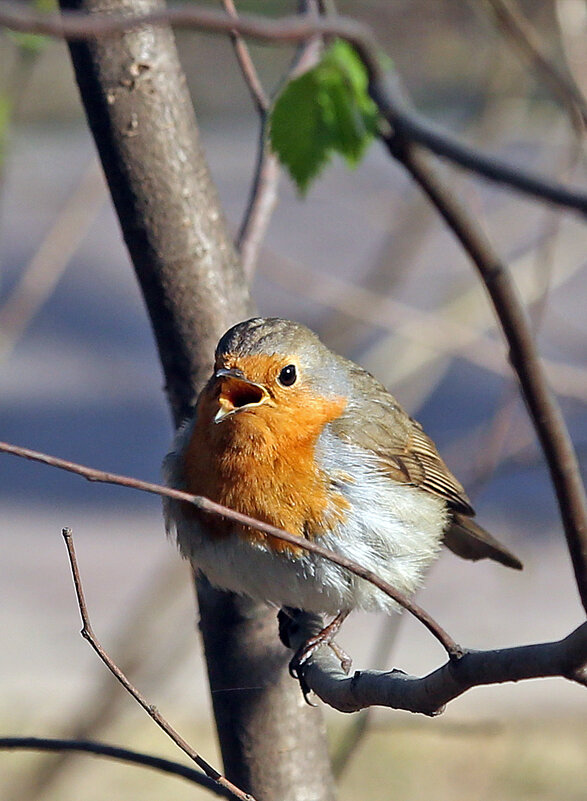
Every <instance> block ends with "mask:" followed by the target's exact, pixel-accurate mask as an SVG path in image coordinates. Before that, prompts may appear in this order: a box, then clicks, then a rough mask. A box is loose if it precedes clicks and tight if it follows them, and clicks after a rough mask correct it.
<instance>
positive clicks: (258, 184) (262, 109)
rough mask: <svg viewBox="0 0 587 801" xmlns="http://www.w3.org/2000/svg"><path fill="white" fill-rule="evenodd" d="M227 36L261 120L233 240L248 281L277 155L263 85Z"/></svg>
mask: <svg viewBox="0 0 587 801" xmlns="http://www.w3.org/2000/svg"><path fill="white" fill-rule="evenodd" d="M222 5H223V6H224V10H225V11H226V13H227V14H228V15H229V16H230V17H232V19H234V20H238V14H237V11H236V8H235V5H234V2H233V0H222ZM230 38H231V40H232V44H233V48H234V52H235V55H236V59H237V61H238V64H239V67H240V70H241V73H242V75H243V78H244V81H245V84H246V86H247V88H248V90H249V94H250V95H251V99H252V101H253V104H254V106H255V108H256V109H257V114H258V115H259V119H260V122H261V125H260V131H259V138H258V144H257V157H256V164H255V172H254V176H253V181H252V185H251V189H250V192H249V199H248V202H247V207H246V209H245V213H244V215H243V219H242V222H241V225H240V228H239V232H238V236H237V238H236V242H235V244H236V248H237V250H238V252H239V254H240V257H241V264H242V268H243V273H244V275H245V278H246V280H247V282H248V283H250V282H251V280H252V278H253V274H254V272H255V265H256V263H257V257H258V254H259V248H260V246H261V242H262V241H263V238H264V236H265V232H266V230H267V226H268V225H269V220H270V219H271V214H272V212H273V209H274V208H275V204H276V203H277V184H278V183H279V174H280V169H279V162H278V160H277V156H276V155H275V154H274V153H272V152H271V149H270V148H269V146H268V143H267V120H268V115H269V108H270V105H271V100H270V99H269V97H268V95H267V94H266V92H265V90H264V89H263V86H262V84H261V80H260V78H259V75H258V73H257V70H256V69H255V65H254V64H253V59H252V58H251V54H250V52H249V48H248V47H247V43H246V42H245V40H244V39H243V37H242V36H241V34H240V33H238V32H237V31H233V32H232V33H231V34H230Z"/></svg>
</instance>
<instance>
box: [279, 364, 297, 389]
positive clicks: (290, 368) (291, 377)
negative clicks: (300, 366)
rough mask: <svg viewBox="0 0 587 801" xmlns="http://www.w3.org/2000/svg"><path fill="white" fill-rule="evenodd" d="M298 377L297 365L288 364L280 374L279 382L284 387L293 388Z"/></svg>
mask: <svg viewBox="0 0 587 801" xmlns="http://www.w3.org/2000/svg"><path fill="white" fill-rule="evenodd" d="M297 377H298V374H297V370H296V366H295V364H288V365H287V366H286V367H284V368H283V369H282V371H281V372H280V373H279V375H278V376H277V380H278V381H279V383H280V384H281V385H282V386H283V387H291V386H292V384H295V383H296V379H297Z"/></svg>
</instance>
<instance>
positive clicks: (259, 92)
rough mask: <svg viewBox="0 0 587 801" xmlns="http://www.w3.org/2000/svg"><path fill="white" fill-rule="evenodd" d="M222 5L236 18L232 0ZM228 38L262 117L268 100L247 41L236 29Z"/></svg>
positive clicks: (267, 109)
mask: <svg viewBox="0 0 587 801" xmlns="http://www.w3.org/2000/svg"><path fill="white" fill-rule="evenodd" d="M222 5H223V6H224V10H225V11H226V13H227V14H228V16H229V17H232V19H234V20H238V14H237V13H236V8H235V6H234V2H233V0H222ZM230 38H231V40H232V46H233V48H234V52H235V55H236V60H237V61H238V65H239V67H240V69H241V72H242V74H243V78H244V80H245V83H246V85H247V88H248V90H249V94H250V95H251V99H252V101H253V103H254V104H255V108H256V109H257V113H258V114H259V115H260V116H261V117H262V116H263V115H264V114H267V112H268V111H269V104H270V101H269V98H268V97H267V95H266V94H265V90H264V89H263V86H262V84H261V81H260V79H259V75H258V73H257V70H256V69H255V65H254V64H253V59H252V58H251V54H250V52H249V48H248V47H247V43H246V42H245V40H244V39H243V37H242V36H241V34H240V33H239V32H238V31H237V30H232V31H231V32H230Z"/></svg>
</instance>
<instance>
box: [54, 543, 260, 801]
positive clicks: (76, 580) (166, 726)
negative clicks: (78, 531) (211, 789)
mask: <svg viewBox="0 0 587 801" xmlns="http://www.w3.org/2000/svg"><path fill="white" fill-rule="evenodd" d="M62 534H63V539H64V540H65V546H66V548H67V555H68V557H69V563H70V565H71V572H72V576H73V584H74V587H75V594H76V596H77V602H78V606H79V611H80V615H81V619H82V624H83V627H82V630H81V634H82V637H84V639H86V640H87V641H88V642H89V644H90V645H91V647H92V648H93V649H94V651H95V652H96V653H97V654H98V656H99V657H100V659H101V660H102V662H104V664H105V665H106V667H107V668H108V670H109V671H110V672H111V673H112V674H113V675H114V676H115V677H116V678H117V679H118V681H119V682H120V683H121V684H122V686H123V687H124V688H125V690H126V691H127V692H128V693H130V695H132V697H133V698H134V699H135V700H136V701H137V702H138V703H139V704H140V705H141V706H142V707H143V709H144V710H145V712H146V713H147V714H148V715H149V717H151V718H152V720H154V721H155V723H156V724H157V725H158V726H159V727H160V728H161V729H163V731H164V732H165V733H166V734H167V735H168V736H169V737H170V738H171V739H172V740H173V742H174V743H175V744H176V745H177V746H179V748H181V750H182V751H184V752H185V753H186V754H187V755H188V756H189V757H190V759H193V761H194V762H195V763H196V765H198V767H200V768H202V770H203V771H204V773H205V774H206V776H209V777H210V778H211V779H212V780H213V781H215V782H217V783H218V784H219V785H220V786H221V787H224V788H226V790H228V791H229V792H230V793H232V794H233V795H234V796H235V798H238V799H240V801H254V799H253V797H252V796H251V795H250V794H249V793H245V792H243V791H242V790H240V789H239V788H238V787H236V786H235V785H234V784H233V783H232V782H231V781H229V780H228V779H227V778H226V777H225V776H223V775H222V774H221V773H219V772H218V771H217V770H216V768H213V767H212V765H210V764H209V763H208V762H206V760H205V759H204V758H203V757H201V756H200V755H199V754H198V752H197V751H195V750H194V749H193V748H192V747H191V745H190V744H189V743H188V742H187V741H186V740H184V739H183V737H182V736H181V735H180V734H179V733H178V732H177V731H176V730H175V729H174V728H173V726H171V724H170V723H169V722H168V721H167V720H166V719H165V718H164V717H163V715H162V714H161V713H160V712H159V710H158V709H157V707H155V706H154V705H153V704H150V703H149V702H148V701H147V699H146V698H144V697H143V695H141V693H140V692H139V691H138V690H137V688H136V687H135V686H134V685H133V684H131V682H130V681H129V680H128V679H127V677H126V676H125V675H124V673H123V672H122V671H121V670H120V668H119V667H118V666H117V665H116V664H115V663H114V662H113V661H112V659H111V658H110V657H109V656H108V654H107V653H106V651H105V650H104V648H103V647H102V645H101V643H100V642H99V640H98V639H97V638H96V635H95V634H94V632H93V629H92V625H91V623H90V618H89V615H88V609H87V606H86V600H85V597H84V590H83V586H82V580H81V576H80V573H79V568H78V565H77V558H76V554H75V547H74V544H73V535H72V533H71V529H68V528H64V529H63V531H62Z"/></svg>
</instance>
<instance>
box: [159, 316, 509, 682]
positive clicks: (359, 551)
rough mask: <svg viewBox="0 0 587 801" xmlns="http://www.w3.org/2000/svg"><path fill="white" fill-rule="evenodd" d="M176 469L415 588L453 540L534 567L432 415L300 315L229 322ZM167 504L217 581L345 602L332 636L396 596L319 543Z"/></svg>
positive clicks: (184, 549)
mask: <svg viewBox="0 0 587 801" xmlns="http://www.w3.org/2000/svg"><path fill="white" fill-rule="evenodd" d="M164 472H165V477H166V481H167V483H168V484H169V485H170V486H172V487H175V488H178V489H183V490H186V491H187V492H190V493H193V494H195V495H204V496H206V497H207V498H210V499H212V500H213V501H216V502H218V503H221V504H223V505H225V506H228V507H230V508H231V509H235V510H237V511H239V512H242V513H244V514H247V515H250V516H251V517H254V518H256V519H258V520H261V521H264V522H266V523H270V524H272V525H274V526H277V527H279V528H282V529H285V530H287V531H289V532H292V533H294V534H298V535H300V536H301V537H305V538H308V539H310V540H314V541H315V542H317V543H320V544H321V545H323V546H325V547H326V548H329V549H330V550H332V551H335V552H336V553H339V554H342V555H343V556H346V557H348V558H350V559H353V560H354V561H355V562H358V563H359V564H360V565H362V566H363V567H366V568H368V569H369V570H371V571H373V572H374V573H376V574H377V575H378V576H379V577H380V578H382V579H384V580H385V581H387V582H388V583H389V584H391V585H393V586H394V587H395V588H397V589H398V590H400V591H401V592H404V593H408V594H411V593H413V592H414V591H415V590H416V589H417V587H418V586H419V584H420V582H421V580H422V575H423V572H424V571H425V569H426V567H427V566H428V565H429V564H430V563H431V562H432V561H433V559H434V558H435V557H436V556H437V554H438V551H439V549H440V546H441V545H442V543H443V542H444V544H445V545H447V546H448V547H449V548H450V549H451V550H452V551H454V552H455V553H457V554H458V555H459V556H462V557H464V558H465V559H472V560H477V559H485V558H489V559H494V560H495V561H497V562H501V563H502V564H504V565H507V566H509V567H513V568H517V569H520V568H521V567H522V565H521V563H520V562H519V560H518V559H517V558H516V557H515V556H514V555H513V554H512V553H511V552H510V551H509V550H508V549H507V548H505V547H504V546H503V545H502V544H501V543H499V542H498V541H497V540H496V539H494V538H493V537H492V536H491V535H490V534H488V533H487V532H486V531H485V530H484V529H482V528H481V527H480V526H478V525H477V524H476V523H474V522H473V520H472V519H471V517H472V516H473V515H474V512H473V509H472V507H471V505H470V503H469V499H468V498H467V495H466V493H465V491H464V489H463V487H462V486H461V484H460V483H459V482H458V481H457V479H456V478H455V477H454V476H453V475H452V474H451V472H450V471H449V469H448V468H447V467H446V465H445V464H444V462H443V461H442V459H441V458H440V456H439V454H438V452H437V450H436V447H435V445H434V443H433V442H432V440H431V439H430V438H429V437H428V436H427V435H426V434H425V433H424V431H423V429H422V426H421V425H420V424H419V423H418V422H416V421H415V420H413V419H412V418H411V417H409V416H408V414H406V412H405V411H404V410H403V409H402V407H401V406H400V405H399V403H398V402H397V401H396V400H395V398H394V397H393V396H392V395H390V393H389V392H388V391H387V390H386V389H385V387H384V386H383V385H382V384H380V383H379V381H377V380H376V379H375V378H374V377H373V376H372V375H371V374H370V373H368V372H367V371H366V370H363V369H362V368H361V367H359V366H358V365H356V364H354V363H353V362H351V361H348V360H347V359H344V358H342V357H341V356H338V355H336V354H335V353H333V352H332V351H330V350H329V349H328V348H327V347H326V346H325V345H324V344H323V343H322V342H321V341H320V340H319V339H318V337H317V336H316V335H315V334H314V333H313V332H312V331H310V330H309V329H308V328H306V327H305V326H303V325H301V324H299V323H295V322H291V321H289V320H280V319H276V318H268V319H262V318H254V319H252V320H247V321H245V322H242V323H239V324H238V325H235V326H234V327H233V328H231V329H230V330H229V331H227V332H226V334H224V336H223V337H222V339H221V340H220V342H219V343H218V346H217V348H216V355H215V364H214V372H213V374H212V376H211V378H210V380H209V381H208V383H207V384H206V386H205V387H204V389H203V390H202V392H201V394H200V396H199V398H198V401H197V404H196V407H195V412H194V415H193V417H192V418H191V419H190V420H188V421H187V422H186V423H185V424H184V425H183V426H182V427H181V428H180V429H179V431H178V433H177V436H176V439H175V442H174V445H173V448H172V451H171V452H170V453H169V454H168V456H167V457H166V459H165V462H164ZM165 504H166V508H165V514H166V520H167V527H168V530H169V531H171V532H174V533H175V534H176V536H177V541H178V543H179V547H180V550H181V553H182V554H183V555H184V556H185V557H187V558H188V559H190V560H191V562H192V564H193V565H194V567H195V568H196V569H197V570H199V571H201V572H202V573H203V574H204V575H205V576H206V577H207V578H208V579H209V581H210V582H211V583H212V584H213V585H215V586H216V587H219V588H222V589H227V590H232V591H233V592H236V593H242V594H245V595H248V596H250V597H252V598H255V599H259V600H262V601H267V602H269V603H272V604H275V605H277V606H279V607H291V608H295V609H302V610H304V611H308V612H319V613H327V614H330V615H334V616H335V617H334V620H333V622H332V624H331V625H330V626H329V627H326V629H325V632H326V633H325V635H324V637H322V639H323V640H325V641H328V639H329V638H330V637H331V636H333V633H334V631H335V630H336V629H337V628H338V626H339V625H340V623H341V622H342V620H343V619H344V617H346V615H347V614H348V613H349V612H350V611H351V610H352V609H355V608H359V609H365V610H386V611H391V610H392V609H394V608H395V604H394V602H393V601H392V600H391V599H390V598H389V597H388V596H387V595H385V594H384V593H383V592H382V591H381V590H379V589H377V588H376V587H374V586H373V585H372V584H370V583H368V582H367V581H365V580H364V579H361V578H358V577H357V576H355V575H353V574H352V573H350V572H349V571H348V570H345V569H344V568H341V567H339V566H337V565H335V564H333V563H331V562H329V561H327V560H326V559H324V558H322V557H320V556H317V555H315V554H312V553H308V552H306V551H303V550H302V549H300V548H299V547H297V546H295V545H292V544H290V543H287V542H284V541H282V540H279V539H277V538H275V537H272V536H271V535H267V534H264V533H262V532H260V531H258V530H256V529H254V528H252V527H248V526H242V525H239V524H235V523H233V522H231V521H228V520H225V519H221V518H213V517H211V516H210V515H204V514H203V513H202V512H201V511H199V510H198V509H196V508H195V507H194V506H190V505H189V504H185V503H184V504H182V503H180V502H177V501H170V500H166V501H165ZM318 641H320V638H318ZM315 645H316V642H314V643H313V644H312V647H314V646H315ZM312 647H309V648H308V649H306V650H305V651H304V653H303V654H298V656H297V662H296V667H299V664H300V663H301V662H302V661H303V660H304V659H305V658H306V657H307V655H308V654H309V653H310V652H311V650H312Z"/></svg>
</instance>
